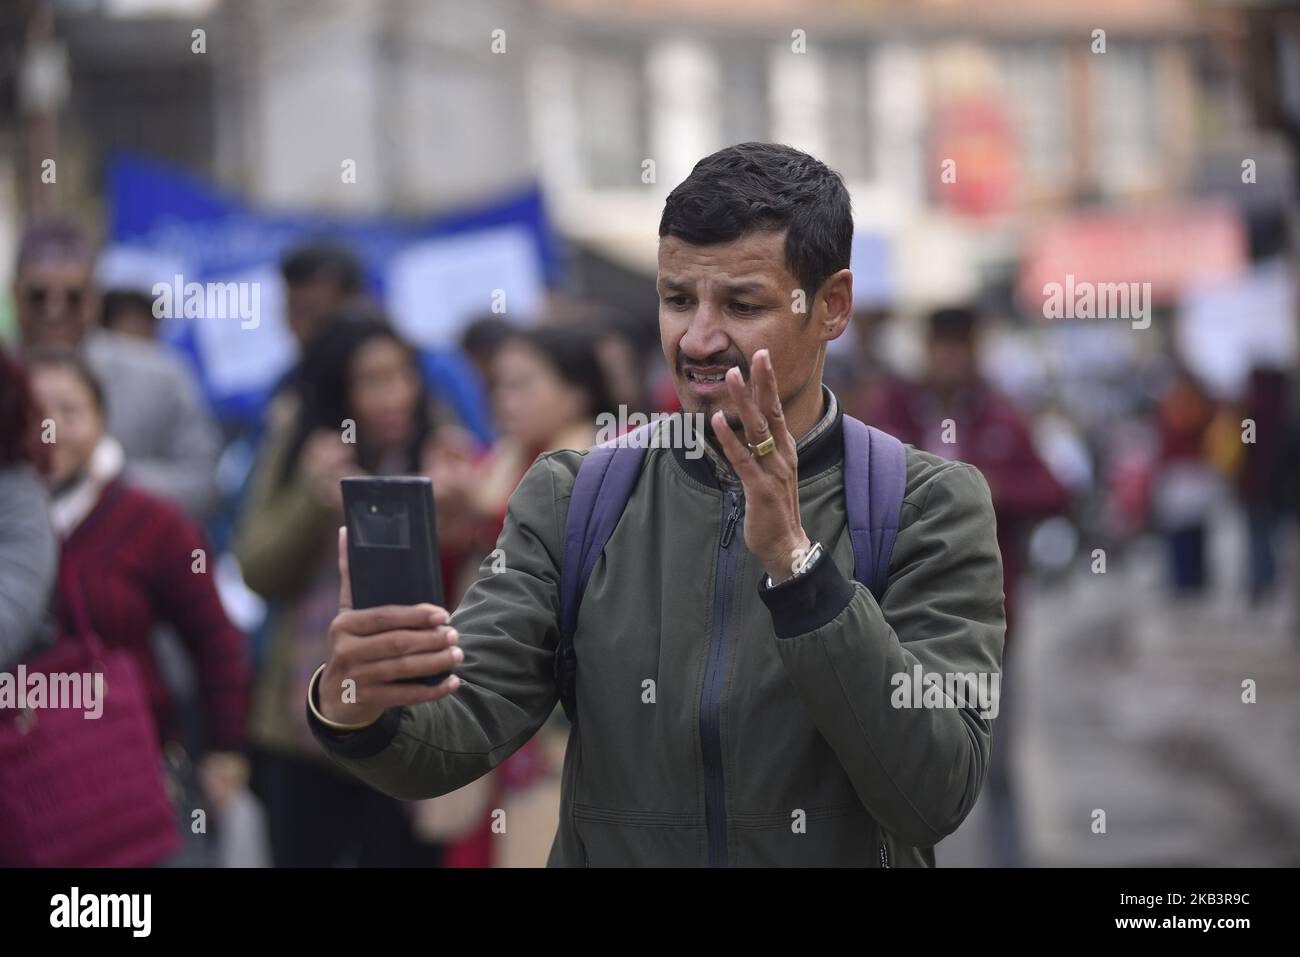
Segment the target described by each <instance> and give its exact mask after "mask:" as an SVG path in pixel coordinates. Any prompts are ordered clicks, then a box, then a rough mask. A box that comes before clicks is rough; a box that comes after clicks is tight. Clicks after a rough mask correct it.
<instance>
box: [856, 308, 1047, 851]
mask: <svg viewBox="0 0 1300 957" xmlns="http://www.w3.org/2000/svg"><path fill="white" fill-rule="evenodd" d="M978 325H979V316H978V314H977V313H976V311H975V310H974V309H973V308H970V307H966V306H961V307H952V308H944V309H939V310H936V311H935V312H933V313H931V315H930V317H929V330H928V338H927V343H926V346H927V349H926V360H927V361H926V369H925V373H924V376H923V378H922V380H921V381H920V382H911V381H908V380H906V379H903V378H902V377H900V376H897V375H894V374H890V373H885V374H883V375H880V376H878V377H877V378H876V379H875V380H874V381H873V382H871V383H869V384H868V386H867V388H865V389H864V390H862V392H861V393H860V394H859V397H858V408H857V409H856V410H854V412H855V414H857V415H858V416H859V417H860V418H862V419H863V420H864V421H866V422H869V423H870V424H872V425H874V426H875V427H876V428H878V429H882V430H884V431H885V432H888V433H890V434H891V435H894V436H896V437H897V438H899V439H901V440H902V441H903V442H906V443H908V444H910V445H914V446H916V447H917V448H919V449H924V450H925V451H927V452H933V453H934V454H935V455H942V456H944V457H945V458H949V459H958V460H960V461H962V462H967V463H969V464H971V465H974V466H975V467H976V468H978V469H979V470H980V472H981V473H982V474H983V476H984V479H985V481H987V482H988V484H989V490H990V492H992V495H993V510H994V512H995V513H996V515H997V525H998V548H999V550H1000V551H1001V553H1002V580H1003V592H1004V603H1005V609H1006V618H1007V632H1006V644H1005V649H1006V650H1005V651H1004V652H1003V679H1002V683H1001V689H1000V695H999V706H1000V711H999V715H1000V716H999V720H998V725H999V728H998V739H997V740H998V746H997V747H994V749H993V757H992V762H991V764H990V766H989V781H988V790H987V792H986V793H987V794H988V798H989V801H990V803H991V805H992V814H993V826H994V844H995V851H996V854H997V858H998V862H999V864H1001V865H1002V866H1016V865H1019V864H1021V863H1022V862H1023V861H1022V854H1021V850H1020V838H1019V829H1018V826H1017V824H1016V811H1015V800H1014V794H1013V791H1012V784H1011V779H1010V769H1009V767H1008V753H1009V751H1010V748H1009V740H1010V733H1009V732H1010V730H1011V727H1012V724H1011V720H1010V717H1011V709H1010V708H1009V707H1008V700H1009V695H1008V694H1007V690H1008V681H1007V679H1006V670H1007V663H1008V655H1007V651H1009V650H1010V648H1011V644H1012V635H1013V633H1014V631H1015V625H1016V621H1017V619H1016V615H1015V609H1016V601H1015V596H1016V587H1017V584H1018V582H1019V578H1020V572H1021V568H1022V567H1023V565H1024V558H1025V548H1026V539H1027V538H1028V535H1029V532H1030V530H1031V528H1032V526H1033V523H1034V521H1036V520H1037V519H1040V518H1043V517H1046V516H1049V515H1053V514H1057V513H1060V512H1062V511H1064V510H1065V509H1066V507H1067V506H1068V505H1069V494H1068V493H1067V492H1066V490H1065V487H1064V486H1063V485H1062V484H1061V483H1060V482H1059V481H1058V480H1057V478H1056V476H1054V475H1053V474H1052V472H1051V470H1050V469H1049V468H1048V467H1047V465H1046V464H1045V463H1044V462H1043V460H1042V458H1041V457H1040V456H1039V454H1038V452H1037V450H1036V449H1035V448H1034V441H1033V435H1032V433H1031V431H1030V427H1029V423H1028V421H1027V420H1026V418H1025V416H1024V415H1023V414H1022V413H1021V412H1020V410H1019V409H1018V408H1016V406H1015V405H1014V404H1013V403H1012V402H1011V400H1010V399H1009V398H1007V397H1006V396H1005V395H1003V394H1002V393H1001V392H1000V391H999V390H998V389H996V388H994V387H993V385H991V384H990V383H988V382H987V381H985V380H984V379H983V377H982V376H981V375H980V373H979V353H978Z"/></svg>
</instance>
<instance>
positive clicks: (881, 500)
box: [844, 415, 907, 601]
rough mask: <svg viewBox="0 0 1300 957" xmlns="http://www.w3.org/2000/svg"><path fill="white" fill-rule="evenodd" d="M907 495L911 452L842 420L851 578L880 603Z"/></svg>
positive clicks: (877, 432) (885, 435)
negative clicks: (851, 563)
mask: <svg viewBox="0 0 1300 957" xmlns="http://www.w3.org/2000/svg"><path fill="white" fill-rule="evenodd" d="M906 489H907V450H906V449H904V448H903V443H902V442H900V441H898V439H896V438H894V437H893V436H892V435H889V434H888V433H886V432H882V431H880V430H879V429H877V428H873V427H871V426H869V425H865V424H864V423H862V422H859V421H858V420H857V419H855V418H853V417H852V416H849V415H846V416H844V502H845V506H846V508H847V511H848V525H849V538H850V540H851V541H852V542H853V577H854V578H856V579H857V580H858V581H860V582H862V584H863V585H865V586H866V587H867V590H868V591H870V592H871V594H872V595H874V596H875V597H876V600H877V601H879V600H880V597H881V595H883V594H884V591H885V586H886V585H888V584H889V559H890V556H891V555H892V554H893V551H894V539H895V538H896V537H897V536H898V515H899V511H900V510H901V509H902V507H903V495H904V493H905V491H906Z"/></svg>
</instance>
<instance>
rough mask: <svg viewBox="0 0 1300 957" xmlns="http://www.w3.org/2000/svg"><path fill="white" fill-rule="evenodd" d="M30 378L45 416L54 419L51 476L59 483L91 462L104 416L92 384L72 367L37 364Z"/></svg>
mask: <svg viewBox="0 0 1300 957" xmlns="http://www.w3.org/2000/svg"><path fill="white" fill-rule="evenodd" d="M31 379H32V391H33V393H35V395H36V401H37V404H38V405H39V406H40V408H41V414H42V416H44V417H45V418H48V419H52V420H53V421H54V441H53V443H51V445H50V473H49V477H50V482H51V484H53V485H56V486H57V485H60V484H62V483H63V482H65V481H67V480H68V479H70V478H72V477H73V476H75V475H77V474H78V473H79V472H81V471H82V470H83V469H84V468H85V467H86V466H87V465H88V464H89V463H90V457H91V455H92V454H93V453H94V451H95V446H96V445H98V444H99V440H100V439H101V438H103V436H104V415H103V412H102V411H101V410H100V408H99V406H98V404H97V403H96V402H95V393H94V392H93V391H91V388H90V386H88V385H86V383H85V382H84V381H83V380H82V379H81V377H80V376H79V375H77V374H76V373H75V372H73V371H72V370H71V369H66V368H64V367H62V366H58V365H45V364H38V365H37V366H36V367H35V368H34V369H33V370H32V373H31Z"/></svg>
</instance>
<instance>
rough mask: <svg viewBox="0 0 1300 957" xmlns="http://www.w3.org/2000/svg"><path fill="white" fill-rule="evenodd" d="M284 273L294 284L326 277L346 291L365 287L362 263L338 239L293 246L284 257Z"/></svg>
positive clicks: (291, 283)
mask: <svg viewBox="0 0 1300 957" xmlns="http://www.w3.org/2000/svg"><path fill="white" fill-rule="evenodd" d="M280 273H281V274H282V275H283V276H284V281H285V282H286V283H288V284H289V285H290V286H297V285H301V284H302V283H306V282H315V281H317V280H321V279H323V280H325V281H327V282H331V283H333V284H334V285H335V287H337V289H338V290H339V292H341V293H343V294H344V295H349V296H351V295H355V294H356V293H358V292H360V291H361V263H360V261H359V260H358V259H357V257H356V256H354V255H353V254H352V252H351V250H349V249H347V248H346V247H345V246H340V245H339V244H338V243H331V242H314V243H307V244H305V245H302V246H297V247H295V248H294V249H291V250H290V251H289V253H288V254H287V255H286V256H285V257H284V259H282V260H281V261H280Z"/></svg>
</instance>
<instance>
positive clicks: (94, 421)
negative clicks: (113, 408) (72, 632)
mask: <svg viewBox="0 0 1300 957" xmlns="http://www.w3.org/2000/svg"><path fill="white" fill-rule="evenodd" d="M27 364H28V368H29V371H30V375H31V382H32V389H33V392H34V393H35V394H36V397H37V402H38V404H39V405H40V406H41V407H42V412H43V415H44V416H45V417H46V423H47V428H49V427H52V433H51V438H52V439H53V441H52V443H51V444H50V453H51V454H50V468H49V476H48V478H49V482H50V485H51V505H50V509H51V519H52V522H53V524H54V528H55V531H56V533H57V534H58V537H59V538H60V540H61V555H60V559H59V562H60V569H61V570H62V571H66V572H69V573H70V574H71V576H72V580H74V581H76V582H78V583H79V584H80V586H81V589H82V596H81V597H82V599H83V601H84V602H85V609H86V613H87V616H88V617H89V620H90V623H91V625H92V626H93V627H94V629H95V632H96V633H97V634H98V635H99V637H100V639H101V640H102V641H103V642H104V643H105V644H106V645H108V646H117V647H121V648H126V649H129V650H130V651H131V652H132V653H133V655H134V658H135V660H136V663H137V665H138V668H139V671H140V674H141V677H142V680H143V683H144V686H145V688H146V689H147V691H148V695H149V701H150V705H151V708H152V712H153V716H154V721H155V723H156V725H157V729H158V736H159V740H160V742H163V743H166V742H169V741H178V740H180V738H181V733H180V731H181V729H180V727H179V717H180V716H179V715H178V714H176V713H175V710H174V708H173V702H172V701H171V698H170V694H169V692H168V690H167V686H166V684H165V682H164V680H163V675H162V672H161V670H160V668H159V665H158V662H157V660H156V659H155V657H154V653H153V649H152V645H151V643H150V635H151V633H152V632H153V630H154V626H155V625H156V624H158V623H159V622H167V623H169V624H170V625H171V626H172V627H173V628H174V629H175V630H176V632H177V634H178V635H179V636H180V638H181V640H182V641H183V642H184V644H185V646H186V648H187V649H188V650H189V652H190V653H191V655H192V656H193V659H194V662H195V671H196V674H197V676H198V683H199V687H200V690H201V694H202V718H203V728H202V733H203V734H202V740H203V745H204V748H205V751H206V753H205V755H204V757H203V759H202V760H201V761H200V762H199V773H200V778H201V780H202V781H203V782H204V784H205V785H206V786H207V788H208V790H209V791H211V792H216V793H212V794H211V795H210V796H211V797H212V799H213V800H214V802H215V803H216V805H217V806H218V808H219V807H220V806H221V804H222V803H223V799H224V797H226V796H228V795H229V794H230V793H233V791H234V790H235V789H236V788H237V787H238V786H239V785H240V784H241V783H242V778H243V776H244V774H245V773H246V772H245V770H244V765H243V759H242V758H241V757H240V756H239V755H238V751H239V750H240V748H241V747H242V745H243V740H244V720H245V711H246V698H247V693H248V680H249V678H248V662H247V660H246V650H245V641H244V636H243V634H242V633H241V632H240V631H238V630H237V629H236V628H235V627H234V626H233V625H232V624H231V623H230V621H229V619H228V618H227V617H226V613H225V611H224V610H223V608H222V606H221V601H220V599H219V598H218V596H217V590H216V586H215V583H214V581H213V578H212V574H211V571H212V565H211V564H210V563H211V562H213V561H214V559H215V556H210V555H209V554H208V552H207V544H206V542H205V540H204V537H203V534H202V532H201V531H200V529H199V528H198V527H197V526H196V525H195V524H194V523H193V522H192V521H191V520H190V519H189V518H188V517H186V516H185V515H184V514H183V513H182V512H181V511H180V510H179V508H177V507H176V506H175V505H172V504H171V503H170V502H167V501H166V500H164V499H161V498H158V497H157V496H155V495H152V494H150V493H148V492H145V491H142V490H141V489H138V488H134V487H132V486H131V485H130V484H128V483H126V482H124V481H123V480H122V477H121V471H122V465H123V454H122V449H121V446H120V445H118V444H117V442H116V441H115V440H114V439H113V438H112V437H110V436H108V435H106V434H105V432H104V422H105V417H104V412H105V409H104V393H103V389H102V387H101V386H100V383H99V381H98V380H97V379H96V378H95V375H94V373H92V372H91V371H90V370H89V368H88V367H87V366H86V365H85V364H84V362H82V360H81V359H80V358H78V357H76V356H75V355H73V354H71V353H34V354H29V355H28V356H27ZM61 613H62V612H61ZM67 624H69V626H70V625H71V623H70V622H68V623H67Z"/></svg>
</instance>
